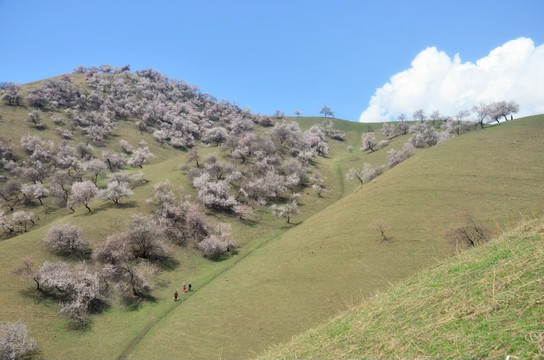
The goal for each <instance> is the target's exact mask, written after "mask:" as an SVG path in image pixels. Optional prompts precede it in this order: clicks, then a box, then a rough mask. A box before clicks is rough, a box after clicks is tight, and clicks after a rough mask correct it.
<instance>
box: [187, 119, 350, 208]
mask: <svg viewBox="0 0 544 360" xmlns="http://www.w3.org/2000/svg"><path fill="white" fill-rule="evenodd" d="M324 129H326V130H324ZM326 131H328V133H329V134H332V135H333V136H335V137H336V138H340V137H341V138H342V139H343V134H342V133H341V132H339V131H338V130H336V129H334V127H333V125H332V124H326V125H325V126H323V125H314V126H312V127H311V128H310V129H308V130H307V131H304V132H303V131H301V129H300V127H299V125H298V123H296V122H287V121H285V120H282V121H278V122H276V124H275V125H274V127H273V128H272V129H271V131H270V133H269V134H267V135H265V136H262V137H261V136H258V135H256V134H255V133H254V132H253V131H251V130H250V129H246V130H245V131H240V132H232V131H231V132H230V134H228V135H227V137H226V139H225V140H224V141H223V142H215V146H218V145H219V143H221V147H222V150H223V151H226V152H227V156H226V157H224V159H223V160H221V159H220V157H219V155H218V154H217V153H212V154H210V155H208V156H207V157H206V158H205V159H204V160H203V161H202V162H200V161H199V160H200V157H199V156H198V154H197V153H196V152H195V151H193V152H192V153H191V156H190V157H189V160H190V164H193V163H195V165H194V166H192V167H190V168H188V167H189V164H188V165H186V166H184V169H186V170H188V171H187V174H188V176H189V177H190V178H191V179H192V182H193V186H194V187H195V189H196V190H197V192H198V193H197V198H198V199H199V200H200V202H201V203H202V204H203V205H204V206H206V207H208V208H212V209H216V210H219V211H226V212H232V213H237V214H239V215H240V216H241V217H244V216H248V215H251V214H252V213H254V208H255V206H262V205H266V204H268V203H283V202H285V201H287V199H289V198H292V195H293V194H294V193H296V192H298V191H299V190H300V189H302V188H303V187H305V186H310V185H315V184H310V183H309V178H310V176H311V173H312V170H311V166H312V165H311V164H312V161H313V159H314V158H315V157H316V156H326V155H327V154H328V144H327V141H326ZM322 181H323V180H322V179H321V181H320V182H322ZM316 189H318V190H319V194H321V193H322V192H325V190H326V189H325V188H324V187H323V186H322V185H319V186H317V185H316ZM289 201H290V202H289V203H290V204H292V201H293V200H289ZM295 202H296V201H295ZM278 206H280V205H279V204H278ZM291 207H293V206H291ZM280 208H281V206H280ZM273 210H274V209H273ZM274 211H275V210H274ZM275 212H276V213H277V211H275ZM293 214H294V213H293Z"/></svg>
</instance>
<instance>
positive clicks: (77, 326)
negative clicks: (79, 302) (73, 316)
mask: <svg viewBox="0 0 544 360" xmlns="http://www.w3.org/2000/svg"><path fill="white" fill-rule="evenodd" d="M91 325H92V320H91V319H89V318H86V319H84V320H69V321H68V324H67V326H66V327H67V328H68V329H70V330H72V331H78V332H81V333H85V332H88V331H89V330H91Z"/></svg>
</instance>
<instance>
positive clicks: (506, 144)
mask: <svg viewBox="0 0 544 360" xmlns="http://www.w3.org/2000/svg"><path fill="white" fill-rule="evenodd" d="M73 77H74V82H75V83H78V82H79V83H81V84H83V77H82V76H80V75H73ZM33 86H37V85H36V84H31V85H29V88H28V89H30V88H32V87H33ZM28 89H27V90H25V91H28ZM30 110H32V109H31V108H29V107H22V106H21V107H19V106H17V107H15V106H7V105H1V106H0V115H2V120H0V135H1V136H2V137H7V138H8V139H10V140H11V141H12V142H13V143H18V139H19V138H20V137H21V136H24V135H29V134H39V135H40V136H42V137H44V138H46V139H51V140H53V141H55V143H57V144H58V143H60V142H61V138H60V136H59V134H58V132H55V131H54V128H55V125H54V124H53V123H52V121H51V117H52V115H57V116H62V111H61V110H48V111H46V112H45V114H46V115H45V122H46V125H47V126H46V128H45V129H44V130H38V129H35V128H33V127H32V126H31V125H30V124H28V122H26V116H27V113H28V112H29V111H30ZM288 120H289V121H297V123H298V124H299V125H300V128H301V129H302V130H307V129H309V128H310V127H311V126H312V125H314V124H318V123H321V122H322V121H323V120H324V119H323V118H300V119H298V118H290V119H288ZM334 124H335V127H336V128H338V129H340V130H342V131H344V132H345V133H346V139H345V141H343V142H341V141H336V140H329V141H328V144H329V149H330V151H329V154H328V155H327V156H325V157H317V158H315V161H314V163H313V164H312V167H313V168H315V169H317V170H319V172H320V173H321V175H322V176H323V177H324V178H325V179H326V180H325V183H324V184H325V186H326V188H327V189H328V192H326V193H324V194H323V196H322V197H320V196H317V195H316V194H315V193H313V192H312V191H311V189H310V188H305V189H303V191H302V197H301V198H300V200H299V208H300V211H301V213H300V214H299V215H296V216H294V217H293V218H292V219H291V220H292V221H291V222H292V224H288V223H286V221H285V220H284V219H277V218H275V217H274V216H272V214H271V213H270V211H269V209H268V208H267V207H260V208H257V219H258V221H250V222H248V221H241V220H240V219H239V218H238V217H237V216H235V215H233V214H229V213H225V212H220V211H214V210H207V211H206V214H207V215H208V216H210V217H211V218H213V219H214V220H216V221H223V222H229V223H231V224H232V229H233V230H232V233H233V238H234V239H235V241H236V243H237V253H236V254H235V255H233V256H231V257H228V258H225V259H223V260H222V261H210V260H208V259H206V258H204V257H203V256H202V255H201V254H200V252H199V251H197V250H196V249H194V248H191V247H175V250H174V252H173V254H172V255H171V261H169V263H168V265H167V266H163V267H162V268H161V270H160V272H159V274H158V276H157V279H156V287H155V290H154V291H153V292H152V297H151V298H150V299H149V300H148V301H127V299H124V298H121V297H119V298H115V299H113V300H112V301H111V302H110V304H109V306H108V307H107V308H106V309H105V310H104V311H103V312H102V313H101V314H97V315H92V316H91V317H90V322H89V323H88V324H86V325H85V326H81V327H77V328H74V326H73V323H72V322H70V321H69V320H67V319H66V318H64V317H61V316H59V314H58V312H59V305H58V302H57V301H56V300H55V299H51V298H49V297H45V296H41V295H40V293H38V292H36V291H35V290H33V285H32V284H31V283H29V282H27V281H24V280H22V279H21V278H19V277H17V276H15V275H14V274H12V269H13V268H14V267H16V266H17V264H18V263H19V262H20V259H21V258H22V257H24V256H27V255H32V256H33V257H34V258H35V259H36V261H37V262H40V263H41V262H43V261H46V260H49V261H54V260H57V259H58V256H57V255H56V254H54V253H52V252H50V251H48V250H47V249H46V248H45V247H44V245H43V244H42V241H41V239H42V238H43V237H44V236H45V234H46V233H47V231H48V230H49V229H50V228H51V227H52V226H54V225H56V224H60V223H65V222H69V223H72V224H75V225H78V226H80V227H81V228H82V229H83V232H84V234H85V235H86V237H88V238H89V240H90V242H91V244H92V248H93V249H95V248H97V247H98V246H100V245H101V244H102V243H104V241H105V239H106V237H107V236H108V235H109V234H111V233H114V232H116V231H119V230H120V229H122V228H123V227H124V224H125V223H126V221H127V219H128V218H129V216H130V215H131V214H133V213H144V214H149V213H152V211H153V209H152V208H151V207H150V206H149V204H148V203H147V202H146V199H148V198H149V197H150V196H151V195H152V192H153V186H154V185H155V184H156V183H158V182H161V181H164V180H166V179H168V180H169V181H170V182H171V183H172V184H174V185H175V189H176V192H177V193H178V195H181V194H184V195H192V196H193V197H195V196H196V190H194V189H193V188H192V184H191V181H190V179H189V178H188V177H187V174H186V173H185V172H184V171H181V170H180V165H183V164H185V163H186V162H187V160H186V159H187V152H186V151H180V150H176V149H174V148H173V147H172V146H170V145H164V144H162V145H161V144H159V143H158V142H157V141H156V140H155V138H154V137H153V136H152V135H151V133H150V132H147V131H143V132H140V131H138V129H137V128H136V127H135V126H134V124H133V123H132V122H131V121H130V120H126V119H125V120H121V121H117V130H115V132H114V133H113V136H112V139H110V140H108V141H106V144H105V145H104V147H102V148H99V150H100V151H104V150H109V151H112V150H115V151H119V145H118V141H119V139H121V138H123V139H126V140H128V141H129V142H130V143H132V144H135V143H137V142H139V141H140V140H145V141H146V143H147V144H148V146H149V148H150V149H151V151H152V152H153V153H154V154H155V158H154V159H153V160H151V161H150V162H149V163H148V164H145V165H144V166H143V169H141V171H142V172H143V173H144V176H145V178H146V179H147V180H148V182H147V183H144V184H141V185H138V186H137V187H135V188H134V189H133V191H134V195H133V196H131V197H130V198H129V201H126V203H124V204H122V205H121V206H115V205H113V204H111V203H108V202H106V201H102V200H95V201H93V203H92V204H91V207H92V208H93V211H92V212H87V211H86V210H85V209H78V211H76V212H74V213H72V212H71V211H70V210H68V209H62V208H55V207H53V206H49V205H47V206H39V205H37V204H35V205H34V207H33V208H32V210H33V211H34V212H35V213H36V215H37V218H39V220H37V221H36V225H35V226H34V227H32V228H30V229H29V231H27V232H23V233H20V234H18V235H17V236H15V237H10V238H9V239H5V240H3V241H0V274H1V278H0V302H1V303H2V304H3V306H2V310H0V321H1V322H4V321H15V320H17V319H21V320H23V321H24V322H25V323H27V325H28V327H29V329H30V332H31V334H32V336H33V337H35V338H36V340H37V342H38V345H39V347H40V351H41V352H40V354H41V356H43V357H44V358H119V357H121V358H135V359H136V358H175V357H183V358H213V357H223V358H240V357H243V358H246V357H252V356H257V355H258V354H260V353H261V352H263V351H265V350H266V349H268V348H270V347H271V346H273V345H274V344H277V343H279V342H284V341H287V340H289V339H291V338H292V337H293V336H294V335H296V334H299V333H301V332H304V331H305V330H307V329H310V328H313V327H315V326H317V325H319V324H322V323H323V322H325V321H326V320H328V319H330V318H332V317H334V316H336V315H337V314H338V313H339V312H341V311H344V310H347V309H351V308H352V307H353V306H354V305H356V304H359V303H360V302H361V301H366V300H367V299H368V298H369V297H372V296H374V294H376V293H377V292H380V291H383V290H385V289H387V288H389V287H391V286H392V285H394V284H397V283H400V282H401V281H403V280H405V279H406V278H407V277H409V276H410V275H413V274H416V273H418V272H419V271H421V270H423V269H426V268H429V267H431V266H434V265H435V264H437V263H439V262H442V261H443V260H444V259H447V258H449V257H450V256H451V255H452V254H453V252H454V249H453V248H452V246H451V244H450V243H449V242H448V241H447V240H446V239H445V238H444V236H443V232H444V230H447V229H449V228H451V227H454V226H456V225H458V224H459V222H460V221H461V220H460V217H459V214H460V213H462V212H470V213H472V214H473V215H474V217H475V219H477V221H478V222H481V223H484V224H487V225H489V226H493V227H500V228H503V229H507V228H510V227H512V226H515V225H516V224H517V223H518V222H519V221H520V220H521V219H522V218H523V217H524V216H526V215H527V214H532V213H536V214H540V213H542V210H543V209H542V207H543V204H544V201H543V200H544V199H543V197H544V191H543V190H544V187H543V185H542V181H541V179H542V174H543V170H544V158H543V157H542V149H543V148H544V144H543V143H542V139H544V136H543V135H544V117H543V116H534V117H529V118H524V119H518V120H515V121H509V122H507V123H502V124H500V125H496V126H489V127H486V128H485V129H483V130H481V131H474V132H469V133H467V134H464V135H462V136H457V137H454V138H452V139H450V140H448V141H447V142H444V143H441V144H439V145H437V146H434V147H432V148H428V149H423V150H418V151H417V152H416V154H415V155H414V156H413V157H412V158H410V159H408V160H406V161H405V162H403V163H401V164H399V165H397V166H396V167H394V168H392V169H390V170H387V171H386V172H385V173H384V174H383V175H381V176H379V177H377V178H376V179H374V180H373V181H371V182H369V183H367V184H365V185H363V186H362V187H361V186H359V185H358V184H357V183H356V182H347V181H346V179H345V173H346V171H347V170H348V169H349V168H351V167H360V166H361V165H362V164H363V163H370V164H372V165H374V166H376V165H380V164H384V163H386V162H387V150H388V149H390V148H395V149H400V148H402V144H403V143H404V142H405V141H407V140H408V138H409V135H403V136H400V137H397V138H395V139H394V140H393V141H392V142H391V143H390V144H389V146H388V147H387V148H384V149H381V150H379V151H376V152H372V153H366V152H365V153H363V152H360V151H359V150H354V151H353V152H350V151H348V149H347V145H352V146H353V147H354V148H355V149H358V148H359V144H360V138H361V134H362V133H363V132H365V131H366V130H367V129H368V125H367V124H358V123H353V122H348V121H342V120H338V119H334ZM371 126H373V127H374V128H376V129H378V128H379V127H380V124H372V125H371ZM267 131H268V130H267V129H266V128H259V127H257V128H256V129H255V132H257V133H263V134H264V133H266V132H267ZM74 139H75V141H84V140H83V137H82V135H81V134H79V133H77V132H74ZM197 146H198V148H199V149H200V151H201V152H202V154H208V153H211V152H219V153H220V154H221V156H223V157H225V156H227V154H228V152H226V151H225V150H224V149H223V148H221V147H216V146H203V144H201V143H197ZM16 153H17V156H20V157H24V156H25V155H24V152H23V151H22V150H21V149H20V148H17V149H16ZM129 171H131V172H136V171H139V170H129ZM101 181H102V182H101V183H100V182H99V184H101V185H102V186H103V185H104V182H105V179H104V178H102V179H101ZM378 219H383V220H384V221H386V222H387V224H388V225H389V226H390V230H388V235H389V236H390V237H391V240H390V241H381V240H380V235H379V234H378V233H377V232H376V231H375V230H374V229H373V227H374V225H375V223H376V221H377V220H378ZM188 281H191V282H192V284H193V286H194V288H193V289H194V291H191V292H190V293H188V294H184V295H182V296H181V301H179V302H176V303H174V302H173V301H172V293H173V292H174V290H176V289H177V290H178V291H179V290H180V287H181V284H182V283H186V282H188ZM287 356H289V355H287Z"/></svg>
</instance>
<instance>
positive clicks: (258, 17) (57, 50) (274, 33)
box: [0, 0, 544, 121]
mask: <svg viewBox="0 0 544 360" xmlns="http://www.w3.org/2000/svg"><path fill="white" fill-rule="evenodd" d="M542 14H544V1H541V0H525V1H524V0H518V1H503V0H493V1H474V0H472V1H464V0H461V1H387V0H386V1H383V0H382V1H365V0H351V1H348V0H334V1H319V0H313V1H310V0H291V1H288V0H276V1H265V0H253V1H250V0H230V1H226V0H225V1H219V0H213V1H212V0H191V1H185V0H178V1H160V0H154V1H121V0H120V1H114V0H110V1H101V0H99V1H86V2H84V1H55V0H51V1H43V0H42V1H34V0H28V1H26V0H20V1H19V0H18V1H15V0H13V1H8V0H0V23H1V24H2V29H3V34H2V36H0V49H2V50H1V55H0V81H13V82H17V83H26V82H30V81H35V80H40V79H43V78H47V77H51V76H56V75H59V74H62V73H67V72H71V71H72V69H73V68H74V67H76V66H77V65H87V66H89V65H93V64H94V65H97V66H98V65H101V64H110V65H112V66H122V65H126V64H130V65H131V69H132V70H138V69H143V68H149V67H151V68H154V69H156V70H158V71H160V72H162V73H164V74H166V75H167V76H168V77H170V78H175V79H178V80H184V81H186V82H188V83H190V84H196V85H198V86H199V87H200V89H201V90H202V91H204V92H207V93H210V94H212V95H214V96H216V97H217V98H220V99H222V98H224V99H227V100H229V101H231V102H236V103H237V104H238V105H239V106H241V107H242V108H245V107H250V108H251V110H252V111H253V112H254V113H261V114H271V113H273V112H274V111H275V110H282V111H284V112H285V113H286V115H292V114H293V111H294V110H295V109H299V110H300V111H302V113H303V115H308V116H310V115H318V114H319V110H320V109H321V107H322V106H323V105H328V106H329V107H331V108H332V110H333V111H334V112H335V116H336V117H339V118H344V119H348V120H354V121H358V120H359V117H360V115H361V113H363V112H365V111H367V110H368V109H369V108H370V107H371V106H369V103H370V101H371V99H372V98H373V97H374V107H375V111H374V112H368V111H367V113H368V114H374V115H372V116H375V117H379V116H385V117H391V116H393V117H394V113H396V112H399V111H402V112H405V113H407V114H408V115H409V117H410V115H411V113H412V111H415V110H417V108H420V107H421V108H424V109H425V110H426V111H428V112H430V111H431V109H433V106H435V107H439V106H442V107H444V108H447V109H448V111H453V110H451V109H453V108H451V109H450V108H448V106H447V105H443V104H442V103H441V102H440V101H435V102H434V103H432V104H428V103H425V102H424V101H423V100H422V102H418V101H416V100H411V101H412V102H411V103H410V104H406V103H404V104H401V105H399V103H398V101H392V100H391V97H393V96H397V97H398V96H400V95H399V94H403V92H402V91H397V92H395V91H393V92H389V95H387V96H389V98H387V96H386V97H383V96H385V95H377V93H378V90H379V89H381V88H383V87H384V85H386V84H387V83H390V84H392V85H393V87H394V86H396V85H395V84H396V83H398V82H395V81H393V80H392V77H393V76H394V75H396V74H400V73H403V72H406V71H407V70H409V69H411V68H414V67H415V66H414V64H413V62H414V60H415V59H416V58H417V57H418V56H420V55H421V56H420V57H424V56H423V55H422V54H424V55H426V56H427V59H431V60H430V63H432V62H433V60H432V59H434V57H436V56H438V55H440V54H442V55H446V57H448V58H449V59H450V60H451V62H452V63H454V57H455V55H456V54H458V56H459V57H460V59H461V64H465V63H470V64H476V62H477V61H478V60H480V59H482V58H485V57H487V56H488V55H489V54H490V52H491V51H492V50H494V49H496V48H498V47H501V46H503V45H504V44H506V43H508V42H509V41H512V40H515V39H518V38H526V39H530V40H532V42H533V44H534V49H532V50H530V49H529V50H530V51H529V50H528V51H529V52H528V53H527V54H528V55H527V56H532V54H533V53H534V52H538V53H539V54H540V53H542V51H540V50H542V45H543V44H544V26H543V25H542ZM426 49H431V50H432V49H435V50H436V51H435V52H434V53H433V52H432V51H431V50H427V52H425V50H426ZM513 49H514V50H515V49H516V47H513ZM515 51H516V50H515ZM437 54H438V55H437ZM442 57H443V56H442ZM531 58H532V59H533V60H532V62H533V63H537V65H535V66H536V69H537V70H538V71H540V70H541V69H542V66H544V61H543V62H542V63H543V65H542V66H539V65H538V60H535V56H532V57H531ZM537 59H539V58H537ZM428 63H429V61H427V62H424V64H428ZM444 63H447V61H446V62H444ZM499 65H500V64H499ZM423 66H426V65H423ZM450 67H451V66H450ZM415 73H417V71H415V70H414V71H412V72H410V73H405V75H406V76H407V77H408V78H409V79H411V78H410V76H409V75H410V74H415ZM426 76H427V77H431V78H432V77H433V76H434V75H432V74H430V75H429V74H427V75H426ZM410 81H415V80H412V79H411V80H410ZM416 82H417V81H416ZM541 82H542V83H544V81H541ZM424 86H426V85H424ZM461 86H465V84H461V85H458V86H457V88H459V87H461ZM536 86H538V85H536ZM530 90H531V89H530ZM535 91H537V92H539V91H540V88H537V89H536V90H534V89H533V90H531V91H530V92H531V93H534V92H535ZM380 94H381V93H380ZM392 94H393V95H392ZM456 94H457V93H456ZM422 96H424V94H422ZM455 96H457V95H455ZM490 96H491V95H489V96H488V97H480V98H481V99H484V100H486V99H488V98H489V99H491V97H490ZM498 96H502V95H498ZM538 96H540V98H538ZM542 96H544V92H543V93H542V94H537V98H536V99H535V100H534V101H533V102H534V103H536V102H539V100H541V99H542ZM397 100H398V99H397ZM497 100H503V99H497ZM505 100H508V99H505ZM376 104H378V105H376ZM388 106H390V107H391V108H390V109H385V108H386V107H388ZM525 107H526V108H529V107H530V106H529V105H528V106H525ZM522 109H523V106H522ZM438 110H440V109H438ZM526 110H528V111H529V109H526ZM530 111H534V109H530ZM530 111H529V112H530ZM378 114H381V115H378Z"/></svg>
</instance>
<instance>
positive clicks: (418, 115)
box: [412, 109, 427, 121]
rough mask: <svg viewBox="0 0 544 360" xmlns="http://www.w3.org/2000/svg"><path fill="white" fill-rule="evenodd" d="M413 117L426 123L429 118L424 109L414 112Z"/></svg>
mask: <svg viewBox="0 0 544 360" xmlns="http://www.w3.org/2000/svg"><path fill="white" fill-rule="evenodd" d="M412 117H413V118H414V120H419V121H424V120H425V119H426V118H427V116H426V115H425V112H424V111H423V109H419V110H417V111H416V112H414V114H413V115H412Z"/></svg>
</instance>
